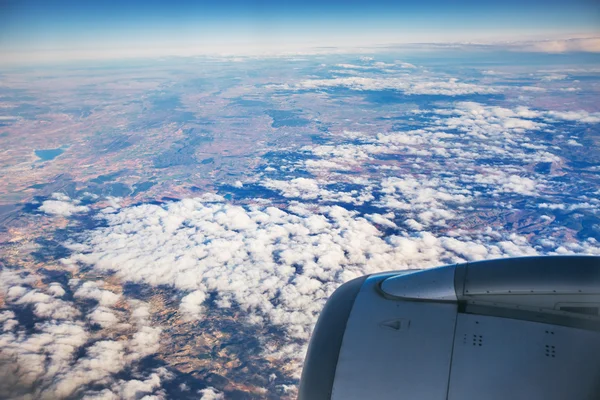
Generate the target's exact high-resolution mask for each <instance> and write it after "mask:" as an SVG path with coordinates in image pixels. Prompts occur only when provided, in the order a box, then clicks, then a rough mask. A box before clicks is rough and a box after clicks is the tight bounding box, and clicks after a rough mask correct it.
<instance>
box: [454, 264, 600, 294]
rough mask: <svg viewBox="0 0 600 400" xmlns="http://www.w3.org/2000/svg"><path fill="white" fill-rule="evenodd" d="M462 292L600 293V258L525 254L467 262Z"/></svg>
mask: <svg viewBox="0 0 600 400" xmlns="http://www.w3.org/2000/svg"><path fill="white" fill-rule="evenodd" d="M462 294H463V295H464V296H473V295H488V294H492V295H493V294H552V295H559V294H573V295H575V294H600V258H598V257H592V256H554V257H522V258H512V259H504V260H489V261H480V262H475V263H468V264H467V272H466V275H465V285H464V293H462Z"/></svg>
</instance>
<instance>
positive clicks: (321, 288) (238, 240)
mask: <svg viewBox="0 0 600 400" xmlns="http://www.w3.org/2000/svg"><path fill="white" fill-rule="evenodd" d="M428 185H429V186H428ZM434 186H435V182H430V183H428V184H425V185H420V184H419V183H418V182H415V181H408V182H404V181H395V180H391V181H390V182H389V183H386V187H387V188H389V191H390V193H392V192H393V193H399V194H400V195H402V196H404V197H405V198H408V197H411V198H414V199H417V202H420V204H422V205H423V211H422V212H423V213H426V212H427V211H430V210H431V209H432V208H435V205H438V204H444V203H446V202H448V203H450V202H455V203H466V202H468V201H469V196H468V195H466V194H462V193H459V192H454V191H453V190H451V189H452V188H451V186H449V184H448V185H446V189H444V188H443V186H442V188H440V189H439V190H437V191H436V190H433V187H434ZM407 204H408V203H407ZM428 205H429V206H431V207H427V206H428ZM444 210H445V209H444V208H443V207H441V206H440V211H439V214H440V215H441V214H442V213H443V211H444ZM446 211H447V210H446ZM415 213H417V214H418V215H416V216H415V218H420V220H421V221H423V222H422V223H423V224H426V223H434V222H435V221H436V218H440V216H438V215H436V214H434V215H432V216H427V215H420V214H421V212H418V211H417V212H415ZM390 217H393V215H390V214H382V215H378V214H369V215H368V216H367V218H368V219H366V218H362V217H360V216H359V215H358V214H357V213H356V212H352V211H348V210H346V209H344V208H341V207H338V206H319V205H310V204H301V203H294V204H292V205H290V206H289V208H288V209H286V210H282V209H278V208H274V207H264V206H259V205H256V206H247V207H240V206H235V205H232V204H229V203H226V202H223V203H204V202H202V201H200V200H198V199H184V200H181V201H179V202H173V203H169V204H166V205H162V206H159V205H149V204H146V205H138V206H133V207H126V208H122V209H121V210H119V211H118V212H115V213H113V214H107V215H104V218H106V223H107V226H105V227H100V228H97V229H95V230H92V231H89V232H88V233H87V239H85V240H84V243H83V245H84V247H81V246H78V247H77V249H78V250H77V251H76V252H75V253H74V254H73V255H72V256H70V257H69V258H68V259H65V260H63V262H64V263H65V264H67V265H70V266H76V265H80V264H81V265H85V266H92V267H93V268H95V269H96V271H98V272H104V273H115V275H116V277H118V278H120V279H121V280H124V281H129V282H137V283H144V284H149V285H152V286H159V285H168V286H172V287H174V288H176V289H179V290H181V291H182V292H183V293H182V298H181V302H180V312H181V313H182V314H183V315H184V316H191V317H201V316H202V313H203V312H205V310H203V309H202V307H203V302H204V300H205V299H207V298H208V297H209V295H210V297H211V299H214V302H215V304H216V306H217V309H218V308H224V309H228V308H230V307H232V306H235V307H236V308H237V309H239V310H240V311H241V312H242V314H241V315H242V316H245V323H250V324H267V325H269V326H271V325H274V326H278V327H280V328H283V329H284V331H285V332H287V335H286V337H285V338H284V342H283V343H284V345H282V344H281V343H282V342H281V338H278V340H277V341H276V343H268V342H267V343H265V347H264V348H265V353H266V354H267V355H268V356H270V357H281V358H289V359H291V360H294V362H296V364H294V365H297V366H299V361H300V360H301V357H302V354H303V343H305V341H306V339H308V337H309V334H310V330H311V328H312V326H313V324H314V322H315V320H316V317H317V315H318V313H319V312H320V310H321V308H322V306H323V304H324V302H325V300H326V298H327V297H328V296H329V295H330V294H331V293H332V292H333V290H334V289H335V288H336V287H338V286H339V285H340V284H342V283H343V282H346V281H348V280H349V279H352V278H354V277H357V276H360V275H363V274H367V273H373V272H379V271H383V270H390V269H404V268H425V267H433V266H437V265H440V264H443V263H447V262H457V261H462V260H476V259H482V258H493V257H501V256H506V255H525V254H536V252H537V250H536V249H535V247H534V246H533V245H531V244H530V243H529V242H528V240H527V238H526V237H522V236H519V235H514V234H511V235H509V234H502V233H498V232H493V231H491V230H490V231H489V232H485V231H484V232H453V233H452V234H448V235H445V236H436V235H434V234H432V233H429V232H419V233H412V234H411V233H409V232H408V231H401V230H397V234H396V235H393V236H384V234H383V232H382V231H380V230H379V229H378V228H377V226H376V225H378V226H382V227H394V224H395V221H392V220H390ZM233 220H237V221H241V223H240V222H233ZM172 221H178V223H177V225H176V226H175V225H174V224H173V223H172ZM204 307H206V305H205V306H204ZM210 312H216V311H215V310H211V311H210ZM240 321H244V319H241V320H240ZM298 340H300V341H298Z"/></svg>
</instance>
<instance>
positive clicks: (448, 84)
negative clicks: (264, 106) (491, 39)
mask: <svg viewBox="0 0 600 400" xmlns="http://www.w3.org/2000/svg"><path fill="white" fill-rule="evenodd" d="M335 87H344V88H348V89H351V90H358V91H364V90H397V91H400V92H403V93H405V94H408V95H440V96H462V95H468V94H494V93H497V92H498V91H497V89H495V88H492V87H489V86H484V85H477V84H473V83H464V82H459V81H458V80H457V79H454V78H451V79H448V80H440V79H439V78H432V77H411V76H404V77H390V78H382V77H376V78H370V77H360V76H354V77H343V78H332V79H310V80H305V81H301V82H299V83H297V84H296V85H294V86H289V85H284V86H282V88H284V89H295V90H301V89H304V90H306V89H308V90H317V89H327V88H335Z"/></svg>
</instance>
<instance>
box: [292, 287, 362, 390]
mask: <svg viewBox="0 0 600 400" xmlns="http://www.w3.org/2000/svg"><path fill="white" fill-rule="evenodd" d="M366 278H367V277H366V276H363V277H360V278H356V279H353V280H351V281H350V282H346V283H345V284H343V285H342V286H340V287H339V288H338V289H337V290H336V291H335V293H334V294H333V295H332V296H331V297H330V298H329V300H328V301H327V304H326V305H325V308H324V309H323V311H322V312H321V315H320V316H319V320H318V322H317V325H316V326H315V329H314V331H313V339H312V340H311V341H310V346H309V347H308V351H307V353H306V358H305V359H304V368H303V369H302V379H301V380H300V390H299V392H298V400H329V399H330V398H331V392H332V390H333V381H334V377H335V370H336V367H337V361H338V356H339V353H340V348H341V346H342V339H343V337H344V332H345V331H346V323H347V322H348V317H349V315H350V312H351V310H352V306H353V305H354V301H355V299H356V296H357V295H358V293H359V291H360V288H361V287H362V285H363V283H364V281H365V280H366Z"/></svg>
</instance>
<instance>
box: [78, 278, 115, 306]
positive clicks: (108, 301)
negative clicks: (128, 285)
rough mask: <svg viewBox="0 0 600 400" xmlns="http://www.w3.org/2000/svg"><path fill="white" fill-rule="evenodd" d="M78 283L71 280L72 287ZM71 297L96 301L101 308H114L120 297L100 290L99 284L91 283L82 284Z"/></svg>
mask: <svg viewBox="0 0 600 400" xmlns="http://www.w3.org/2000/svg"><path fill="white" fill-rule="evenodd" d="M78 282H79V281H77V280H71V284H73V285H77V283H78ZM73 295H74V296H75V297H78V298H82V299H93V300H96V301H97V302H98V304H100V305H102V306H114V305H115V304H116V303H117V301H119V298H120V297H121V296H120V295H118V294H115V293H113V292H111V291H109V290H103V289H100V288H99V284H98V283H97V282H92V281H89V282H84V283H83V284H82V285H81V286H79V288H77V290H75V293H74V294H73Z"/></svg>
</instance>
